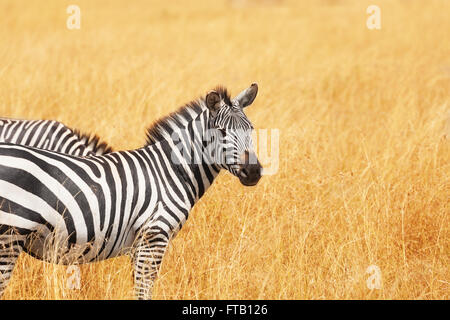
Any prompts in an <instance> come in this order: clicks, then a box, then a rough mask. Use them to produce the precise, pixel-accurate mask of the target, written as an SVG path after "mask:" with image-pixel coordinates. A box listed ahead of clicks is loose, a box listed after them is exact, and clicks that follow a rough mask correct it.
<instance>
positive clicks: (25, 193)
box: [0, 84, 261, 299]
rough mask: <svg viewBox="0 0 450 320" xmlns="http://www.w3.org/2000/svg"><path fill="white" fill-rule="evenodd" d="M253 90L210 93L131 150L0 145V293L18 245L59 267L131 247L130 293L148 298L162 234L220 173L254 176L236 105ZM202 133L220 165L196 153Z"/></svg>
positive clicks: (166, 237) (250, 179)
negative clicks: (210, 135) (85, 153)
mask: <svg viewBox="0 0 450 320" xmlns="http://www.w3.org/2000/svg"><path fill="white" fill-rule="evenodd" d="M256 93H257V86H256V84H254V85H252V86H251V87H250V88H248V89H247V90H244V91H243V93H241V94H240V95H238V96H237V97H236V98H235V99H233V100H232V101H231V100H230V98H229V96H228V94H227V92H226V90H225V89H223V88H218V89H217V90H216V91H211V92H210V93H208V95H207V96H206V97H205V98H204V99H200V100H198V101H196V102H193V103H191V104H189V105H186V106H185V107H183V108H181V109H180V110H178V111H177V112H175V113H174V114H171V115H170V116H168V117H166V118H164V119H162V120H160V121H158V122H157V123H155V124H154V125H153V126H152V127H151V128H150V129H149V130H148V144H147V145H146V146H145V147H143V148H141V149H137V150H132V151H120V152H113V153H109V154H106V155H103V156H91V157H85V158H83V157H75V156H71V155H67V154H62V153H56V152H52V151H47V150H42V149H36V148H31V147H27V146H20V145H11V144H4V145H2V144H0V276H2V278H0V294H1V293H2V292H3V290H4V289H5V287H6V285H7V283H8V280H9V278H10V276H11V272H12V270H13V268H14V264H15V261H16V259H17V257H18V255H19V254H20V252H21V251H23V250H24V251H26V252H28V253H30V254H32V255H33V256H35V257H37V258H39V259H43V260H47V261H51V262H56V263H63V264H71V263H87V262H91V261H98V260H103V259H107V258H110V257H115V256H118V255H121V254H124V253H132V255H133V258H134V268H135V290H136V294H137V295H138V297H139V298H141V299H145V298H150V297H151V288H152V285H153V281H154V279H155V277H156V274H157V272H158V270H159V266H160V263H161V260H162V258H163V256H164V253H165V250H166V248H167V245H168V243H169V241H170V239H171V238H172V237H174V236H175V235H176V233H177V232H178V230H180V228H181V227H182V226H183V224H184V222H185V221H186V219H187V218H188V214H189V211H190V210H191V208H192V207H193V206H194V204H195V203H196V201H197V200H198V199H200V198H201V197H202V195H203V194H204V192H205V191H206V190H207V189H208V187H209V186H210V185H211V183H212V182H213V181H214V178H215V177H216V176H217V175H218V173H219V171H220V169H221V168H225V169H227V170H228V171H230V172H231V173H233V174H234V175H236V176H237V177H239V179H240V181H241V182H242V183H243V184H245V185H255V184H256V183H257V182H258V180H259V178H260V177H261V166H260V165H259V162H255V163H250V162H249V161H248V159H250V158H251V157H249V155H250V154H252V149H251V148H252V146H251V128H252V127H251V124H250V122H249V121H248V119H247V117H246V116H245V114H244V112H243V110H242V109H243V108H244V107H246V106H247V105H249V104H251V103H252V102H253V99H254V98H255V96H256ZM236 126H237V127H239V129H242V128H245V129H247V131H245V130H238V131H236V132H234V131H235V130H234V129H236V128H237V127H236ZM217 129H218V130H217ZM210 130H215V131H220V134H221V136H222V139H215V140H212V141H214V143H215V144H214V148H215V150H216V151H218V150H227V151H226V155H224V158H226V159H227V160H226V161H221V160H218V158H217V160H214V159H216V158H214V157H209V155H208V156H207V157H209V158H202V154H201V152H203V147H204V143H203V141H204V139H203V138H202V137H205V136H206V135H207V132H209V131H210ZM219 141H221V142H219ZM184 151H188V152H187V153H184ZM186 155H190V156H192V157H189V156H188V157H187V156H186ZM194 158H195V159H197V160H198V159H200V160H201V159H203V160H201V161H192V160H193V159H194ZM224 158H221V159H224ZM231 159H234V160H231ZM239 159H241V160H242V159H244V160H243V161H241V160H239Z"/></svg>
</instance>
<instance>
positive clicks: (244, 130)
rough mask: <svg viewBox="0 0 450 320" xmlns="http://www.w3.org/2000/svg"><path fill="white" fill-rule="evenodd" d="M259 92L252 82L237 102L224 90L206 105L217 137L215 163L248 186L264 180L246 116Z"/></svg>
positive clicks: (210, 97)
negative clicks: (248, 108)
mask: <svg viewBox="0 0 450 320" xmlns="http://www.w3.org/2000/svg"><path fill="white" fill-rule="evenodd" d="M257 93H258V85H257V84H256V83H253V84H252V85H251V86H250V87H249V88H247V89H245V90H244V91H242V92H241V93H240V94H238V95H237V96H236V97H235V98H234V99H232V100H231V99H230V98H229V96H228V94H227V91H226V90H225V89H223V88H218V89H217V90H213V91H210V92H209V93H208V94H207V95H206V98H205V103H206V106H207V107H208V109H209V110H210V128H211V129H213V130H214V131H215V132H216V134H215V136H216V137H218V138H217V139H215V141H216V143H215V144H214V146H213V149H215V155H216V156H215V158H216V159H217V160H216V164H217V165H219V166H220V167H222V168H224V169H226V170H228V171H229V172H231V173H232V174H233V175H235V176H236V177H238V178H239V180H240V182H241V183H242V184H243V185H245V186H254V185H256V184H257V183H258V181H259V179H260V178H261V172H262V167H261V164H260V163H259V161H258V159H257V157H256V154H255V152H254V151H253V142H252V131H253V126H252V124H251V122H250V120H249V119H248V118H247V116H246V115H245V113H244V108H245V107H247V106H249V105H251V104H252V103H253V100H255V97H256V94H257Z"/></svg>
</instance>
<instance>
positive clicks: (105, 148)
mask: <svg viewBox="0 0 450 320" xmlns="http://www.w3.org/2000/svg"><path fill="white" fill-rule="evenodd" d="M70 130H72V132H73V133H74V134H75V135H76V136H77V137H78V139H79V140H80V141H81V142H83V144H84V145H85V146H86V148H87V149H88V150H90V151H91V152H93V153H94V154H96V155H102V154H105V153H110V152H112V151H113V149H112V148H111V147H110V146H109V145H108V144H107V143H106V142H104V141H100V137H99V136H97V135H96V134H85V133H81V132H80V130H78V129H70Z"/></svg>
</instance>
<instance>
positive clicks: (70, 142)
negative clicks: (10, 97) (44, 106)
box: [0, 118, 112, 156]
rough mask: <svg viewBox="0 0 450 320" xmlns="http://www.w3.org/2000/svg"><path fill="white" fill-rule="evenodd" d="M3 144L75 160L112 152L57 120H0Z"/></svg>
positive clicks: (0, 137)
mask: <svg viewBox="0 0 450 320" xmlns="http://www.w3.org/2000/svg"><path fill="white" fill-rule="evenodd" d="M0 142H5V143H14V144H19V145H25V146H30V147H35V148H41V149H45V150H50V151H56V152H61V153H66V154H70V155H73V156H93V155H102V154H106V153H110V152H112V148H111V147H109V146H108V144H107V143H105V142H102V141H100V138H99V137H98V136H97V135H91V134H83V133H81V132H80V131H79V130H77V129H71V128H69V127H67V126H66V125H64V124H63V123H61V122H58V121H54V120H22V119H8V118H0Z"/></svg>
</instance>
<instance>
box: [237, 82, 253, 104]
mask: <svg viewBox="0 0 450 320" xmlns="http://www.w3.org/2000/svg"><path fill="white" fill-rule="evenodd" d="M257 94H258V85H257V84H256V83H252V85H251V86H250V87H249V88H247V89H245V90H244V91H242V92H241V93H239V94H238V95H237V96H236V98H234V99H233V101H236V102H238V103H239V105H240V106H241V108H245V107H247V106H249V105H251V104H252V103H253V101H254V100H255V98H256V95H257Z"/></svg>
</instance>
